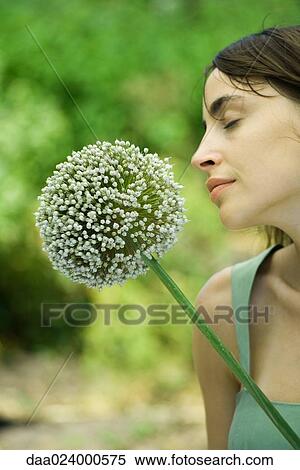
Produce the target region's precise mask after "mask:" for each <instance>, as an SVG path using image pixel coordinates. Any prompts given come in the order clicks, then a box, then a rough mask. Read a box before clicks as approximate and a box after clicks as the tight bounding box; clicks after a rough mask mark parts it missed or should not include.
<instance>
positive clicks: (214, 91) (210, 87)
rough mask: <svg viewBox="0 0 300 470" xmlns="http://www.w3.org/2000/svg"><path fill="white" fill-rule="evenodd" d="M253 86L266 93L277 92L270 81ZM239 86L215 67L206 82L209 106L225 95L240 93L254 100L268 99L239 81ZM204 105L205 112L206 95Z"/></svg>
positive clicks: (206, 95) (272, 94)
mask: <svg viewBox="0 0 300 470" xmlns="http://www.w3.org/2000/svg"><path fill="white" fill-rule="evenodd" d="M252 86H253V88H255V89H256V90H258V91H259V92H260V93H263V94H264V95H269V96H274V94H275V95H276V94H277V93H276V91H275V90H274V89H273V88H272V87H271V86H270V85H269V84H268V83H266V84H263V85H261V84H260V85H259V86H254V85H252ZM238 87H239V89H238V88H237V87H236V86H234V84H232V83H231V81H230V79H229V77H228V76H227V75H226V74H224V73H223V72H221V71H220V70H219V69H217V68H216V69H214V70H213V72H212V73H211V74H210V76H209V77H208V79H207V81H206V84H205V90H204V94H205V100H206V104H207V106H208V107H210V105H211V103H213V102H214V101H215V100H216V99H217V98H220V97H221V96H223V95H239V96H242V97H243V98H247V99H248V100H250V99H251V100H252V101H253V100H256V99H267V98H263V97H260V96H258V95H256V94H255V93H254V92H253V91H252V90H251V89H250V88H249V87H248V86H247V85H244V84H241V83H238ZM202 107H203V113H205V111H207V110H206V108H205V101H204V97H203V100H202Z"/></svg>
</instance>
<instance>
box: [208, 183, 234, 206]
mask: <svg viewBox="0 0 300 470" xmlns="http://www.w3.org/2000/svg"><path fill="white" fill-rule="evenodd" d="M233 183H235V181H229V182H227V183H223V184H218V185H216V186H215V187H214V188H213V189H212V191H211V192H210V198H211V200H212V201H213V202H215V201H217V199H218V198H219V195H220V193H221V192H222V191H224V190H225V189H228V188H230V186H232V185H233Z"/></svg>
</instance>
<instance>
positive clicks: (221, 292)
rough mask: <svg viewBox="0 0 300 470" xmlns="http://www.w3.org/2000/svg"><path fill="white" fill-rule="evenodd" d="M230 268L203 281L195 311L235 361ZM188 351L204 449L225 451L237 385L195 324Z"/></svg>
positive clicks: (236, 381) (237, 357) (238, 383)
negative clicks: (203, 414) (199, 401)
mask: <svg viewBox="0 0 300 470" xmlns="http://www.w3.org/2000/svg"><path fill="white" fill-rule="evenodd" d="M231 269H232V268H231V266H228V267H226V268H223V269H222V270H220V271H218V272H216V273H215V274H213V275H212V276H211V277H210V278H209V279H208V280H207V281H206V283H205V284H204V286H203V287H202V288H201V289H200V291H199V293H198V295H197V298H196V302H195V308H196V309H197V311H198V313H199V315H200V314H202V315H203V316H204V318H205V320H206V323H207V324H209V326H210V327H211V328H212V329H213V330H214V332H215V333H216V334H217V335H218V337H219V338H220V340H221V341H222V343H223V344H224V345H225V346H226V347H227V348H228V349H229V351H231V353H232V354H233V355H234V356H235V358H236V359H237V360H238V361H239V355H238V348H237V342H236V334H235V324H234V322H233V318H232V305H231V304H232V299H231ZM230 312H231V315H230ZM192 348H193V350H192V353H193V361H194V367H195V371H196V374H197V376H198V380H199V383H200V386H201V390H202V396H203V400H204V406H205V412H206V429H207V443H208V449H227V447H228V435H229V430H230V425H231V422H232V419H233V415H234V410H235V406H236V401H235V400H236V394H237V392H238V391H239V389H240V382H239V381H238V379H237V378H236V376H235V375H234V374H233V373H232V372H231V370H230V369H229V367H228V366H227V364H226V363H225V361H224V359H223V358H222V357H221V356H220V355H219V354H218V353H217V351H216V350H215V349H214V348H213V347H212V345H211V344H210V342H209V341H208V339H207V338H206V336H205V335H204V334H203V333H202V332H201V331H200V330H199V328H198V327H197V326H196V325H195V324H193V336H192Z"/></svg>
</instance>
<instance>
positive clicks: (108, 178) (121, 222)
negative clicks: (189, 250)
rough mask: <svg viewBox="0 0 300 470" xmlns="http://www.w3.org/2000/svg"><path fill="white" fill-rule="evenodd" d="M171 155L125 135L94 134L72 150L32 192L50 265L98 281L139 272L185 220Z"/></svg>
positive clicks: (99, 284)
mask: <svg viewBox="0 0 300 470" xmlns="http://www.w3.org/2000/svg"><path fill="white" fill-rule="evenodd" d="M168 160H169V157H166V158H165V159H164V160H162V159H160V158H159V157H158V155H157V153H154V154H151V153H148V149H147V148H145V149H144V151H143V152H142V151H140V149H139V147H136V146H134V145H131V144H130V142H128V141H126V142H125V141H123V140H116V141H115V143H114V144H112V143H110V142H105V141H104V142H100V141H97V142H96V144H94V145H88V146H85V147H83V149H82V150H80V151H77V152H74V151H73V152H72V155H69V156H68V157H67V160H66V161H65V162H63V163H60V164H58V165H56V171H54V173H53V175H52V176H50V177H49V178H47V181H46V186H45V187H44V188H43V189H42V192H41V195H40V196H38V200H39V202H40V205H39V208H38V210H37V212H35V217H36V226H37V227H39V229H40V234H41V237H42V239H43V250H44V251H45V252H46V253H47V254H48V256H49V259H50V261H51V262H52V265H53V267H54V269H57V270H59V271H61V272H62V273H63V274H65V275H66V276H67V277H68V278H70V279H71V280H72V281H74V282H79V283H82V284H85V285H87V286H88V287H97V288H100V289H101V288H103V287H105V286H112V285H114V284H119V285H123V284H124V283H125V282H126V280H127V279H129V278H131V279H135V278H136V277H138V276H140V275H142V274H145V273H146V272H147V270H148V266H147V265H146V264H145V262H144V261H143V259H142V257H141V252H142V253H143V254H144V255H146V256H147V257H148V258H150V257H151V255H152V254H153V253H156V254H157V255H158V256H162V255H163V254H164V253H165V252H166V251H167V250H168V249H169V248H170V247H171V246H172V245H173V244H174V243H175V242H176V241H177V234H178V232H179V231H180V230H181V229H182V227H183V225H184V223H186V222H187V221H188V219H187V218H186V216H185V215H184V212H185V211H186V209H185V208H184V207H183V204H184V198H183V197H180V196H179V190H180V189H181V188H182V185H180V184H178V183H175V182H174V177H173V173H172V170H171V167H172V165H171V164H169V163H168Z"/></svg>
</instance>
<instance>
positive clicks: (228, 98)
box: [202, 95, 245, 129]
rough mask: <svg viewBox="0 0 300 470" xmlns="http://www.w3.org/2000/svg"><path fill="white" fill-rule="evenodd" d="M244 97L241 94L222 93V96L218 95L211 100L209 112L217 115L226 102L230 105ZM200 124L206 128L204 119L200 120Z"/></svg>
mask: <svg viewBox="0 0 300 470" xmlns="http://www.w3.org/2000/svg"><path fill="white" fill-rule="evenodd" d="M244 98H245V97H244V96H242V95H224V96H220V97H219V98H217V99H216V100H215V101H213V102H212V104H211V105H210V108H209V114H211V115H217V114H219V113H220V112H221V110H222V109H223V108H224V106H225V104H226V103H229V105H230V104H231V103H232V102H233V101H241V100H242V99H244ZM202 126H203V127H204V129H206V121H204V120H203V121H202Z"/></svg>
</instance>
